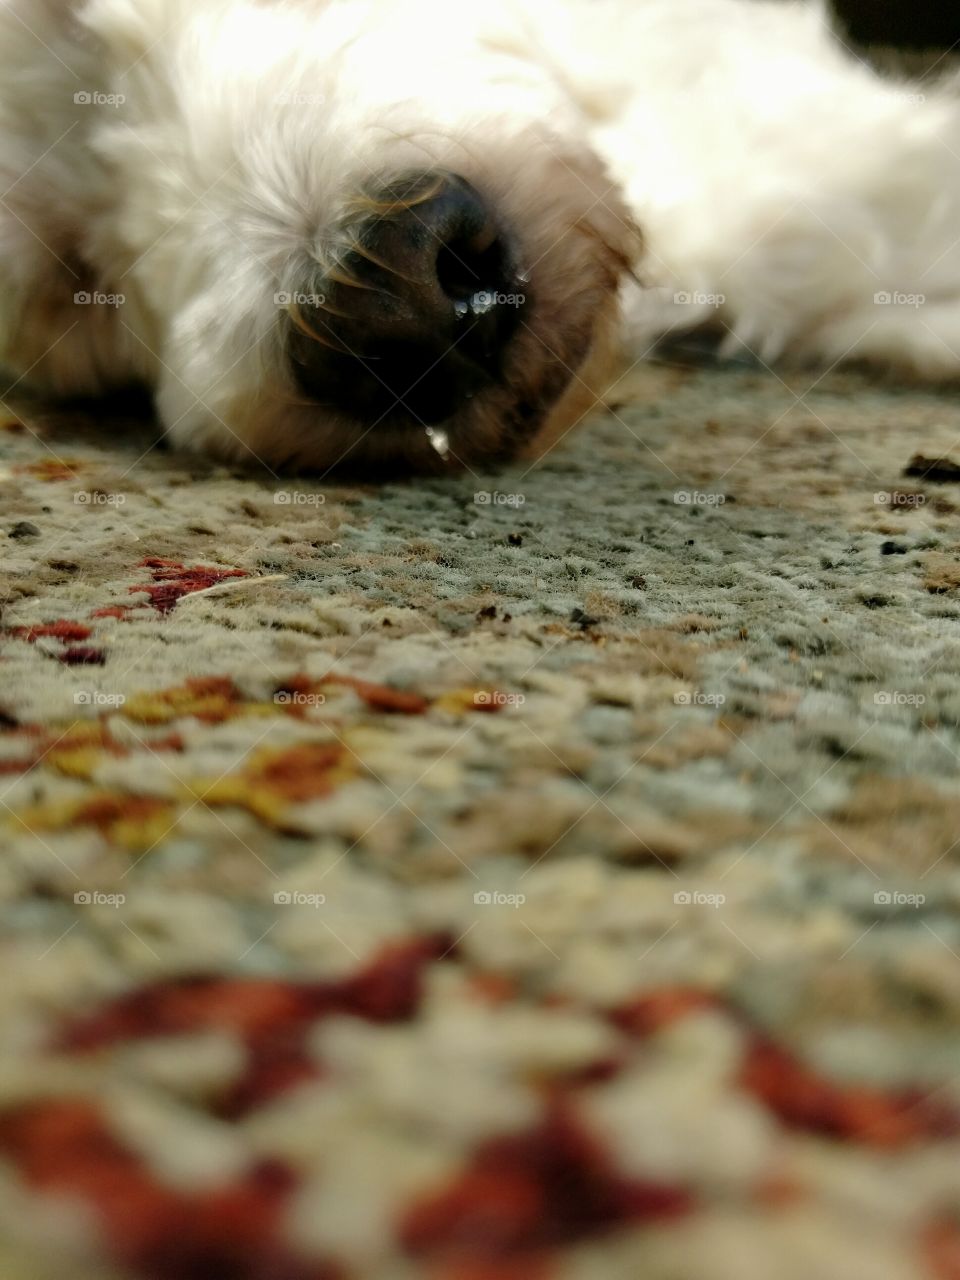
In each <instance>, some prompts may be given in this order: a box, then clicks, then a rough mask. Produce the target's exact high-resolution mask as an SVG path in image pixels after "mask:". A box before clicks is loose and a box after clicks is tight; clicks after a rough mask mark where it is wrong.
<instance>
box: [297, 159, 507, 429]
mask: <svg viewBox="0 0 960 1280" xmlns="http://www.w3.org/2000/svg"><path fill="white" fill-rule="evenodd" d="M358 207H359V208H360V209H361V210H364V211H365V212H364V214H363V221H362V222H361V223H360V225H359V226H357V227H354V228H353V238H354V245H355V247H354V249H353V250H352V251H351V252H349V253H348V254H347V255H346V256H345V258H344V259H343V263H342V269H339V270H338V271H337V272H336V273H332V272H331V273H330V276H329V277H328V279H327V280H326V281H325V282H324V287H323V288H322V290H321V292H322V293H323V294H324V296H325V301H324V307H323V308H322V310H321V311H319V312H318V314H317V316H316V319H317V322H318V325H319V326H320V328H322V330H323V338H324V340H323V341H322V342H321V341H317V342H311V341H310V338H309V330H308V331H307V333H306V334H305V333H304V332H302V331H301V330H300V329H299V328H294V329H293V330H292V331H291V334H290V350H291V356H292V359H293V368H294V374H295V376H296V379H297V382H298V384H299V385H300V387H301V388H302V389H303V390H306V391H308V393H309V394H311V395H312V396H313V397H314V398H316V399H318V400H321V401H323V402H326V403H332V404H335V405H337V406H338V407H340V408H342V409H344V410H345V411H347V412H350V413H352V414H353V415H354V416H356V417H358V418H359V419H360V420H361V421H369V422H370V423H371V424H372V423H374V422H379V421H393V422H399V421H401V420H405V421H407V422H411V423H417V422H419V423H421V424H434V425H435V424H438V423H441V422H444V421H446V420H447V419H448V418H450V417H452V416H453V415H454V414H456V413H457V411H458V410H459V409H460V408H462V407H463V405H464V404H465V403H466V402H467V401H468V400H470V399H471V398H472V397H473V396H475V395H477V394H479V393H480V392H481V391H482V390H483V389H484V388H485V387H489V386H491V385H492V384H494V383H496V382H497V381H498V380H499V379H500V377H501V376H502V366H503V360H504V355H505V352H506V349H507V347H508V346H509V344H510V341H511V339H512V336H513V334H514V332H515V330H516V328H517V325H518V324H519V317H520V309H521V308H520V306H519V305H510V306H501V305H500V300H501V298H502V296H503V295H508V296H510V297H511V299H512V300H513V299H516V297H517V296H518V290H517V281H516V272H515V270H514V268H513V265H512V262H511V255H510V250H509V246H508V243H507V241H506V239H505V237H504V235H503V233H502V230H501V228H500V226H499V225H498V221H497V218H496V215H495V212H494V211H493V210H492V209H491V208H490V206H489V205H488V204H487V202H486V201H485V200H484V198H483V197H482V196H481V195H480V193H479V192H478V191H477V190H476V189H475V188H474V187H473V186H471V185H470V183H469V182H467V181H466V180H465V179H464V178H461V177H459V176H458V175H457V174H452V173H427V174H419V175H411V176H408V177H406V178H404V179H401V180H399V181H396V182H394V183H392V184H390V185H389V186H387V187H385V188H384V189H383V190H381V191H380V192H378V193H377V195H376V196H375V197H373V196H368V197H365V198H364V200H362V201H360V202H358Z"/></svg>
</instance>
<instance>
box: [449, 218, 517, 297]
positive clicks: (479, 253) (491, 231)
mask: <svg viewBox="0 0 960 1280" xmlns="http://www.w3.org/2000/svg"><path fill="white" fill-rule="evenodd" d="M436 271H437V280H438V282H439V284H440V288H441V289H442V290H443V292H444V293H445V294H446V296H447V297H448V298H450V299H451V300H452V301H453V302H462V301H465V300H467V299H469V298H472V297H473V296H474V294H476V293H478V292H480V291H483V290H486V291H490V292H494V293H495V292H497V291H498V290H499V289H501V288H502V287H503V284H504V281H505V279H506V276H507V271H508V266H507V260H506V252H505V249H504V245H503V242H502V240H501V239H500V237H499V235H498V234H497V229H496V227H494V226H493V225H492V224H491V225H490V226H488V227H487V228H485V230H484V231H483V232H481V233H480V234H479V235H475V236H471V237H470V238H469V239H464V238H461V237H458V238H456V239H454V240H452V241H450V243H449V244H445V245H442V246H441V247H440V251H439V253H438V254H437V266H436Z"/></svg>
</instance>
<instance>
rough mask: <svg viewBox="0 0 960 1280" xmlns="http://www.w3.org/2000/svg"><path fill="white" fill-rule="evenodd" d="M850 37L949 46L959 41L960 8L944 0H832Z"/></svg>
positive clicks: (875, 42) (929, 46)
mask: <svg viewBox="0 0 960 1280" xmlns="http://www.w3.org/2000/svg"><path fill="white" fill-rule="evenodd" d="M831 7H832V8H833V10H834V12H835V13H836V14H837V17H838V18H839V20H840V25H841V27H842V28H843V29H844V30H845V31H846V34H847V36H848V38H849V39H851V40H853V41H855V42H856V43H857V44H864V45H870V44H873V45H878V44H883V45H895V46H897V47H898V48H900V49H950V48H952V47H953V46H954V45H955V44H958V43H960V7H958V6H956V5H952V4H945V3H944V2H943V0H832V6H831Z"/></svg>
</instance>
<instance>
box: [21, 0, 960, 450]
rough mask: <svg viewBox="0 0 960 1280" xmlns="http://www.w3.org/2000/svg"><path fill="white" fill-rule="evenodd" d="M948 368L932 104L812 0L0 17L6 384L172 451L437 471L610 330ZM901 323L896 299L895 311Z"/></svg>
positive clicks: (953, 151) (548, 426) (945, 206)
mask: <svg viewBox="0 0 960 1280" xmlns="http://www.w3.org/2000/svg"><path fill="white" fill-rule="evenodd" d="M624 303H626V306H627V309H628V321H629V324H628V332H629V333H630V334H631V336H632V340H633V342H634V343H639V344H641V345H640V346H639V348H638V349H637V351H636V354H637V355H639V354H640V353H641V352H642V351H643V350H644V349H645V348H646V347H647V346H648V345H649V343H650V342H651V341H652V340H653V339H654V338H655V337H656V335H657V334H658V333H662V332H663V331H664V330H666V329H669V328H671V327H675V326H677V325H684V326H693V325H697V324H701V323H703V322H705V321H710V322H712V323H713V324H715V325H722V326H724V327H725V329H726V330H727V334H728V344H743V345H746V346H749V347H751V348H752V349H753V350H754V351H755V352H756V353H757V354H758V355H759V356H760V357H761V358H762V359H764V360H771V359H773V358H775V357H779V356H781V355H783V354H790V355H794V356H797V357H800V358H803V359H815V360H818V361H821V362H825V363H827V364H831V363H834V362H836V361H838V360H840V359H841V358H860V359H863V358H866V359H869V360H872V361H875V362H879V363H880V364H882V365H884V366H896V367H900V368H904V369H907V370H911V371H913V372H918V373H920V374H922V375H924V376H928V377H945V376H954V375H956V374H957V373H958V372H960V104H958V103H957V102H956V101H955V100H954V99H953V98H952V97H951V96H950V94H949V93H948V92H946V91H942V92H938V93H934V92H932V91H927V93H926V96H924V95H923V94H919V93H911V92H909V91H908V89H907V88H906V87H904V86H898V85H896V84H893V83H886V82H884V81H882V80H881V79H880V78H879V77H877V76H876V75H874V74H873V73H872V72H871V71H869V70H868V69H867V68H866V67H864V66H863V65H862V64H860V63H858V61H857V60H856V59H855V58H853V57H852V56H851V55H850V54H849V53H848V52H847V51H845V50H844V49H843V48H842V47H841V46H840V44H839V43H838V42H837V41H836V40H835V39H834V37H833V36H832V35H831V33H830V30H829V28H828V24H827V21H826V19H825V17H824V15H823V14H822V13H821V11H820V8H819V5H818V4H816V3H810V4H804V3H790V2H784V0H779V2H774V0H481V2H480V3H477V4H470V5H467V4H465V3H456V2H455V0H85V2H83V3H81V0H0V361H2V363H3V364H4V365H6V366H8V367H9V368H10V369H12V370H13V375H14V378H15V379H16V380H17V381H22V380H26V382H27V383H28V384H30V383H32V384H34V385H36V386H37V387H39V388H40V389H42V390H47V391H51V392H53V393H56V394H60V395H71V396H72V395H76V394H88V393H93V394H97V393H100V392H104V391H107V390H109V389H110V388H112V387H116V386H117V385H120V384H127V383H130V382H134V381H137V382H145V383H147V384H148V385H149V386H150V387H151V388H153V390H154V392H155V397H156V403H157V407H158V412H159V416H160V419H161V421H162V423H163V425H164V427H165V428H166V430H167V432H168V433H169V435H170V437H171V438H172V440H173V441H174V442H175V443H178V444H181V445H188V446H190V447H193V448H199V449H204V450H208V451H210V452H213V453H216V454H219V455H221V456H227V457H232V458H244V457H253V458H259V459H261V460H264V461H266V462H267V463H269V464H270V465H271V466H279V465H281V464H293V465H300V466H310V467H328V466H332V465H334V464H336V463H337V462H341V461H346V462H348V463H353V464H357V463H359V464H361V465H365V466H375V465H377V464H378V463H384V464H387V465H390V466H394V465H397V464H402V465H404V466H407V467H410V466H413V467H430V466H431V465H432V466H433V467H439V466H440V465H441V464H440V461H439V459H440V457H448V458H450V459H455V460H458V461H461V462H464V463H467V464H471V463H476V462H482V461H486V460H495V459H498V458H501V457H506V456H510V455H511V454H514V453H516V452H518V451H519V450H520V449H521V448H526V447H527V446H529V445H530V444H531V443H532V442H533V441H534V440H535V439H537V438H540V439H543V438H544V437H547V438H555V437H556V436H557V434H558V433H560V432H562V431H565V430H566V429H568V428H569V427H570V426H571V425H572V424H573V423H574V422H575V421H576V420H577V419H578V418H579V417H580V416H581V415H582V413H583V412H584V411H585V409H586V408H587V407H588V406H589V405H590V404H591V403H592V389H593V388H595V387H597V386H599V385H601V384H602V380H603V378H604V376H605V375H606V373H607V372H608V370H609V367H610V360H611V356H612V355H613V353H614V352H615V351H616V348H617V345H618V335H619V333H620V332H621V331H622V330H621V319H620V317H621V315H622V309H623V305H624ZM921 304H922V305H921Z"/></svg>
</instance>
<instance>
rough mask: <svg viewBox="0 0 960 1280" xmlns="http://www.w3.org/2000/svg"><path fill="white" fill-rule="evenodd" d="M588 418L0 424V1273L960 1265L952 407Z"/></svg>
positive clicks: (644, 1271) (750, 390) (437, 1273)
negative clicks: (290, 435) (413, 447)
mask: <svg viewBox="0 0 960 1280" xmlns="http://www.w3.org/2000/svg"><path fill="white" fill-rule="evenodd" d="M818 379H819V380H818ZM609 400H610V408H609V410H608V411H607V412H604V413H602V414H600V415H598V416H597V417H595V418H594V419H593V420H591V421H590V422H589V423H587V424H585V425H584V426H583V427H581V428H580V429H579V430H578V431H576V432H575V433H572V434H571V435H569V436H568V437H567V438H565V439H564V440H563V441H561V442H560V443H559V444H558V445H557V446H556V447H555V448H554V449H553V450H552V451H551V452H550V454H549V456H548V457H547V458H545V459H544V460H542V461H541V462H539V463H537V464H536V465H533V466H529V465H521V466H515V467H513V468H511V469H509V470H507V471H504V472H501V473H499V474H496V475H479V476H474V475H470V474H460V475H451V476H450V477H448V478H444V479H440V480H432V481H430V482H410V483H404V484H391V485H387V486H385V487H374V486H370V487H364V486H362V485H352V486H349V487H346V486H343V485H338V484H333V483H329V482H328V481H325V480H324V481H320V480H309V479H296V480H291V479H287V478H274V477H273V476H271V475H269V474H266V473H257V474H252V473H244V472H240V471H236V470H232V469H228V468H224V467H218V466H216V465H212V464H207V463H204V462H202V461H199V460H195V459H190V458H186V457H183V456H177V455H174V454H170V453H167V452H165V451H164V450H162V449H161V448H158V447H156V446H155V443H154V441H153V438H152V437H151V436H150V435H147V434H145V433H144V431H143V429H142V428H139V429H138V428H135V427H129V426H127V425H126V424H124V423H123V422H122V421H121V420H113V421H111V422H110V423H109V424H105V423H104V422H103V421H101V420H100V419H99V418H98V416H97V414H96V412H94V411H90V412H88V413H80V412H79V411H78V412H76V413H72V414H65V413H63V412H62V411H54V410H49V409H41V408H38V407H37V406H30V405H23V406H19V407H18V410H17V412H16V413H15V414H12V415H11V416H10V418H9V420H6V419H5V420H3V421H2V422H0V522H2V527H0V535H2V536H0V602H2V617H0V847H2V858H0V909H2V919H3V931H2V934H0V963H2V967H3V972H4V973H5V974H6V975H7V980H5V981H4V983H3V984H2V994H0V1043H2V1045H3V1049H2V1062H0V1233H2V1234H3V1237H4V1240H5V1241H6V1243H5V1245H4V1248H5V1249H6V1252H5V1253H2V1252H0V1261H2V1263H3V1265H2V1267H0V1270H2V1271H3V1275H4V1278H5V1280H38V1277H43V1276H47V1275H49V1276H51V1277H52V1276H60V1275H62V1274H64V1269H65V1267H69V1269H70V1271H69V1273H70V1274H71V1275H77V1276H83V1277H85V1280H89V1278H92V1280H105V1278H106V1277H108V1276H109V1277H111V1278H112V1277H117V1276H120V1277H140V1278H141V1280H195V1278H196V1277H198V1276H201V1275H202V1276H204V1277H205V1280H208V1278H209V1280H277V1278H278V1277H282V1280H353V1278H355V1277H358V1278H362V1280H366V1278H367V1277H371V1278H375V1280H381V1278H382V1280H413V1278H415V1277H421V1276H422V1277H426V1278H427V1280H554V1277H556V1278H557V1280H637V1278H638V1277H643V1280H679V1278H681V1277H682V1278H683V1280H734V1278H735V1280H769V1278H770V1277H771V1276H776V1277H778V1280H841V1277H842V1278H843V1280H849V1277H850V1276H869V1277H870V1278H871V1280H956V1278H957V1277H958V1276H960V1158H958V1157H960V1082H958V1078H957V1070H958V1063H960V1056H958V1050H960V1038H958V1026H960V791H958V774H960V768H958V751H960V685H958V670H960V522H958V518H957V517H958V511H960V414H958V411H957V405H958V401H957V396H956V393H955V392H947V391H944V392H934V391H929V390H924V389H918V388H901V389H897V388H891V387H884V386H880V385H878V384H876V383H872V382H869V381H866V380H864V379H863V378H861V377H860V375H858V374H855V373H837V372H834V373H831V374H829V375H827V376H825V377H822V378H820V377H819V375H816V374H809V373H804V374H791V375H786V374H784V375H782V376H781V377H780V378H778V377H776V376H772V375H768V374H766V373H761V372H754V371H752V370H746V369H741V368H728V369H706V370H705V369H685V368H680V367H674V366H671V365H660V364H648V365H643V366H639V367H637V368H636V369H634V370H633V371H632V372H631V373H630V374H629V375H628V376H627V377H626V378H625V379H624V380H623V381H622V382H621V384H620V385H619V386H618V387H616V388H615V389H614V391H613V392H612V393H611V396H610V397H609Z"/></svg>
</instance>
